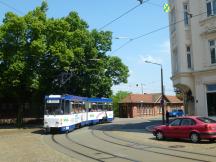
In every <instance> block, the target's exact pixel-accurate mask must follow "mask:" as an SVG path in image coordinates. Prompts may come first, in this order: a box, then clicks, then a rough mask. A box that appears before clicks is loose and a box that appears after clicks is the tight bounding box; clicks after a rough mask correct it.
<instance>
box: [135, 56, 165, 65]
mask: <svg viewBox="0 0 216 162" xmlns="http://www.w3.org/2000/svg"><path fill="white" fill-rule="evenodd" d="M145 61H150V62H155V63H159V64H161V63H162V59H161V58H159V57H153V56H151V55H148V56H146V55H145V56H143V55H140V56H139V63H142V64H143V63H145Z"/></svg>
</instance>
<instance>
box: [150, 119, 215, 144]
mask: <svg viewBox="0 0 216 162" xmlns="http://www.w3.org/2000/svg"><path fill="white" fill-rule="evenodd" d="M153 135H154V136H156V139H158V140H162V139H164V138H177V139H180V138H182V139H190V140H191V141H192V142H194V143H196V142H199V141H200V140H201V139H208V140H210V141H211V142H213V141H214V140H215V139H216V121H215V120H213V119H210V118H207V117H199V116H184V117H179V118H176V119H175V120H173V121H172V122H171V123H170V124H168V125H161V126H156V127H154V129H153Z"/></svg>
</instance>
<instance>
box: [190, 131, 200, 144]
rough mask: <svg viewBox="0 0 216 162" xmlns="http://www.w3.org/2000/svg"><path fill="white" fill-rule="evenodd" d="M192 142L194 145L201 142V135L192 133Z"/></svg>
mask: <svg viewBox="0 0 216 162" xmlns="http://www.w3.org/2000/svg"><path fill="white" fill-rule="evenodd" d="M190 140H191V141H192V142H193V143H197V142H199V141H200V137H199V134H198V133H191V135H190Z"/></svg>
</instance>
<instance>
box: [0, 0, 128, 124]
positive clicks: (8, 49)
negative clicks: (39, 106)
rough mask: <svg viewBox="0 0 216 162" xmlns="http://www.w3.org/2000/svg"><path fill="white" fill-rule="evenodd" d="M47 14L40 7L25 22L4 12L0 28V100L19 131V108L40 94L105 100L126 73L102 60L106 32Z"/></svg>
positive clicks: (116, 62)
mask: <svg viewBox="0 0 216 162" xmlns="http://www.w3.org/2000/svg"><path fill="white" fill-rule="evenodd" d="M47 10H48V5H47V3H46V2H42V5H41V6H40V7H36V8H35V9H34V10H33V11H30V12H29V13H27V14H26V15H24V16H18V15H16V14H14V13H12V12H8V13H6V15H5V18H4V20H3V24H1V25H0V97H2V98H10V99H11V101H12V102H14V103H17V104H18V105H19V108H18V112H19V113H18V116H19V117H18V119H19V120H17V121H18V125H19V126H20V125H21V123H22V112H23V107H24V104H25V103H28V102H31V101H32V100H33V99H34V100H35V99H36V100H37V101H38V102H41V103H42V101H43V97H44V95H45V94H51V93H52V94H64V93H69V94H74V95H82V96H87V97H109V96H111V94H112V91H111V87H112V85H113V84H115V85H116V84H120V83H126V82H127V77H128V67H127V66H125V65H124V64H123V63H122V61H121V59H120V58H118V57H112V56H107V55H106V53H107V52H108V51H110V50H111V45H112V33H111V32H110V31H97V30H95V29H94V30H92V31H89V30H88V24H87V23H86V22H85V21H84V20H82V19H81V18H80V17H79V15H78V14H77V13H76V12H70V13H69V14H68V16H66V17H63V18H58V19H54V18H47V16H46V11H47ZM63 74H67V75H66V76H67V77H66V79H65V78H63V77H62V76H64V75H63ZM62 80H66V81H64V82H62Z"/></svg>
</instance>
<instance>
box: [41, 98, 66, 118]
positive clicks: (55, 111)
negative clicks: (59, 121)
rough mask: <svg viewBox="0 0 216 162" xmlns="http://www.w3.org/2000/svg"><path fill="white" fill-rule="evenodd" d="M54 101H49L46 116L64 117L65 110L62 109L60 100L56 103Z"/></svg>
mask: <svg viewBox="0 0 216 162" xmlns="http://www.w3.org/2000/svg"><path fill="white" fill-rule="evenodd" d="M50 101H52V100H47V102H46V105H45V115H62V114H64V112H63V109H62V107H61V102H60V100H56V101H55V102H54V101H52V102H50Z"/></svg>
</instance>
